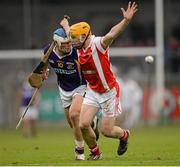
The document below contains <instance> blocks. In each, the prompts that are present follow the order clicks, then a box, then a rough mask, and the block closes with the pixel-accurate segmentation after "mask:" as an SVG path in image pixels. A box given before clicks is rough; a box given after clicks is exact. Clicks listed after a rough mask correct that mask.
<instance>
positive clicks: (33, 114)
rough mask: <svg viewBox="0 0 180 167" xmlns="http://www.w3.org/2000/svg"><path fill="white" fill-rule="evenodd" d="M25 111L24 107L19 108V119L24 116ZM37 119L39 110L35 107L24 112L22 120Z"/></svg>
mask: <svg viewBox="0 0 180 167" xmlns="http://www.w3.org/2000/svg"><path fill="white" fill-rule="evenodd" d="M25 110H26V107H21V108H20V117H21V115H22V114H24V111H25ZM38 117H39V110H38V108H37V107H33V106H30V107H29V109H28V111H27V112H26V114H25V116H24V119H32V120H37V119H38Z"/></svg>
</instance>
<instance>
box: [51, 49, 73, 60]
mask: <svg viewBox="0 0 180 167" xmlns="http://www.w3.org/2000/svg"><path fill="white" fill-rule="evenodd" d="M72 51H73V49H72V48H71V52H70V53H69V54H68V55H63V56H60V55H59V54H58V53H57V52H56V50H55V47H54V49H53V52H54V53H55V55H56V56H57V57H58V58H59V59H63V58H64V57H66V56H69V55H71V53H72Z"/></svg>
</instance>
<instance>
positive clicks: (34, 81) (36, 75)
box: [16, 15, 70, 129]
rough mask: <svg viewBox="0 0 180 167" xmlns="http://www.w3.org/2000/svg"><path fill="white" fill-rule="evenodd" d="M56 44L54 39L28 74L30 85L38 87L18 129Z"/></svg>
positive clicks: (22, 116) (42, 78)
mask: <svg viewBox="0 0 180 167" xmlns="http://www.w3.org/2000/svg"><path fill="white" fill-rule="evenodd" d="M64 18H65V19H69V18H70V17H69V16H67V15H64ZM55 45H56V41H54V40H53V41H52V43H51V45H50V47H49V49H48V50H47V52H46V53H45V55H44V56H43V58H42V59H41V62H40V63H39V64H38V66H37V67H36V68H35V69H34V70H33V72H32V73H31V74H30V75H29V76H28V81H29V83H30V85H31V86H32V87H34V88H36V89H35V91H34V93H33V95H32V97H31V100H30V101H29V103H28V105H27V107H26V110H25V111H24V113H23V114H22V115H21V117H20V120H19V122H18V124H17V126H16V129H18V128H19V127H20V125H21V123H22V120H23V118H24V116H25V115H26V113H27V111H28V109H29V107H30V106H31V104H32V102H33V100H34V99H35V97H36V94H37V92H38V90H39V88H40V87H41V86H42V82H43V80H44V77H43V75H44V74H45V73H46V72H47V67H48V59H49V56H50V55H51V52H52V51H53V48H54V47H55Z"/></svg>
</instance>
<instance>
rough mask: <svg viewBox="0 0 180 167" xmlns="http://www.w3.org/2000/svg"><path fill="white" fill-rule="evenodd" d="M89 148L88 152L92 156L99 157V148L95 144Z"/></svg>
mask: <svg viewBox="0 0 180 167" xmlns="http://www.w3.org/2000/svg"><path fill="white" fill-rule="evenodd" d="M89 148H90V151H91V153H92V154H94V155H99V154H100V151H99V146H98V145H97V144H95V145H92V146H90V147H89Z"/></svg>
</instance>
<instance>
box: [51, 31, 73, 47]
mask: <svg viewBox="0 0 180 167" xmlns="http://www.w3.org/2000/svg"><path fill="white" fill-rule="evenodd" d="M53 39H54V41H56V42H57V44H58V45H59V46H61V43H66V42H69V41H70V39H69V37H68V36H67V35H66V32H65V30H64V29H63V28H58V29H57V30H56V31H54V36H53Z"/></svg>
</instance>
